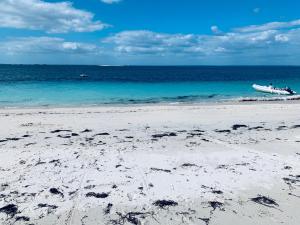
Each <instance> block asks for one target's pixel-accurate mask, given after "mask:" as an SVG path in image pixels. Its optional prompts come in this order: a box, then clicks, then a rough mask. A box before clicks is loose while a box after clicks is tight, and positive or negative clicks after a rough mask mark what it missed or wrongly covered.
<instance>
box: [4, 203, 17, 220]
mask: <svg viewBox="0 0 300 225" xmlns="http://www.w3.org/2000/svg"><path fill="white" fill-rule="evenodd" d="M17 212H18V206H16V205H14V204H9V205H6V206H4V207H2V208H0V213H5V214H7V215H9V216H10V217H14V216H15V215H16V214H17Z"/></svg>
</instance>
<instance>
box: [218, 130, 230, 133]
mask: <svg viewBox="0 0 300 225" xmlns="http://www.w3.org/2000/svg"><path fill="white" fill-rule="evenodd" d="M215 132H216V133H231V130H215Z"/></svg>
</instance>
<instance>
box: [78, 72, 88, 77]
mask: <svg viewBox="0 0 300 225" xmlns="http://www.w3.org/2000/svg"><path fill="white" fill-rule="evenodd" d="M79 76H80V77H82V78H85V77H89V76H88V75H86V74H84V73H83V74H80V75H79Z"/></svg>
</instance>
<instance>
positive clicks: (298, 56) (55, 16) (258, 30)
mask: <svg viewBox="0 0 300 225" xmlns="http://www.w3.org/2000/svg"><path fill="white" fill-rule="evenodd" d="M299 9H300V1H297V0H243V1H241V0H209V1H208V0H203V1H200V0H68V1H64V0H0V53H1V54H0V63H7V64H10V63H12V64H91V65H300V14H299Z"/></svg>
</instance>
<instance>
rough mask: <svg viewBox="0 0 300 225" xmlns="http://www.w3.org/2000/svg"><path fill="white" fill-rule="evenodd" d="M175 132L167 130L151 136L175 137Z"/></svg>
mask: <svg viewBox="0 0 300 225" xmlns="http://www.w3.org/2000/svg"><path fill="white" fill-rule="evenodd" d="M176 136H177V134H176V133H175V132H168V133H163V134H153V135H152V138H162V137H176Z"/></svg>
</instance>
